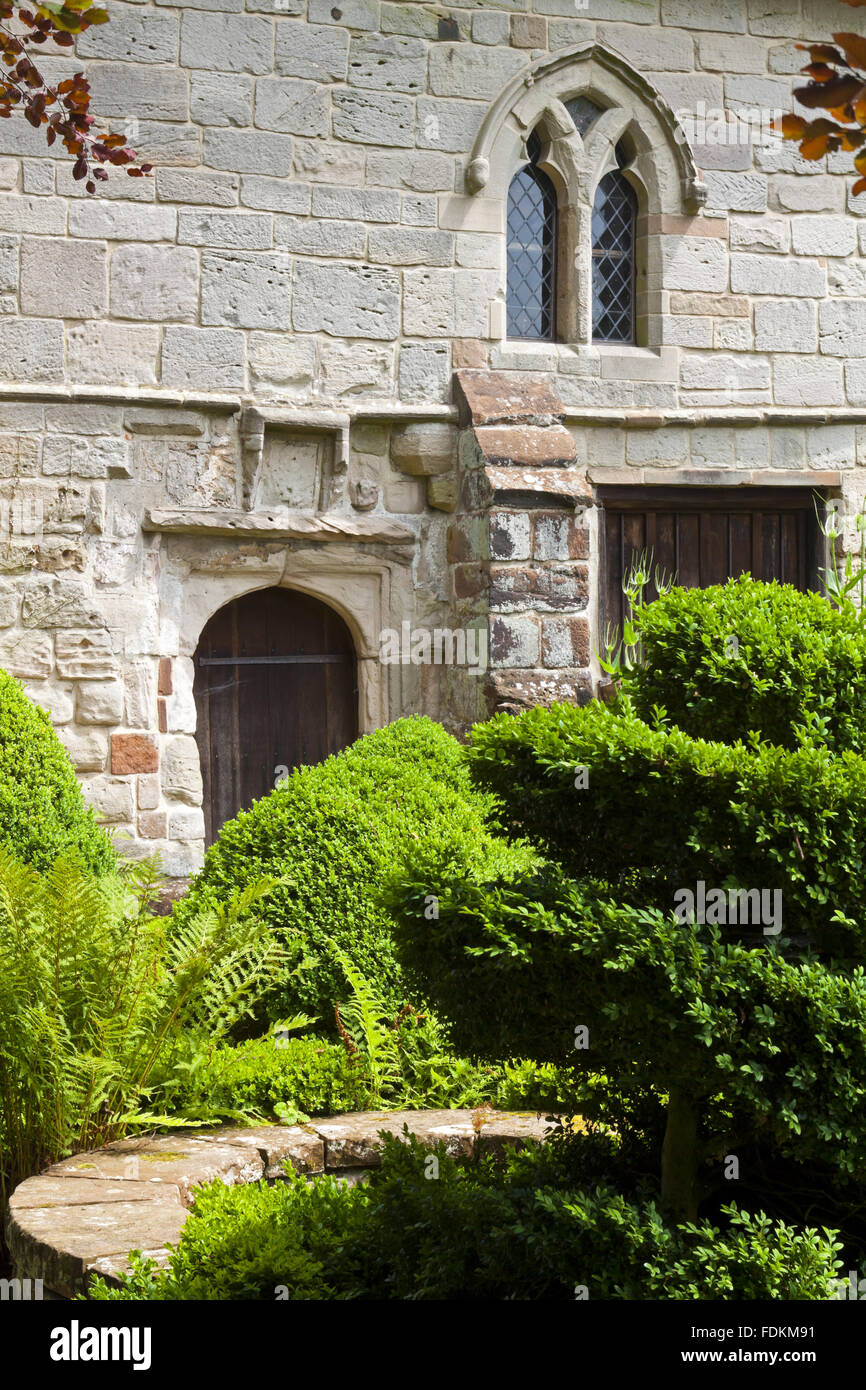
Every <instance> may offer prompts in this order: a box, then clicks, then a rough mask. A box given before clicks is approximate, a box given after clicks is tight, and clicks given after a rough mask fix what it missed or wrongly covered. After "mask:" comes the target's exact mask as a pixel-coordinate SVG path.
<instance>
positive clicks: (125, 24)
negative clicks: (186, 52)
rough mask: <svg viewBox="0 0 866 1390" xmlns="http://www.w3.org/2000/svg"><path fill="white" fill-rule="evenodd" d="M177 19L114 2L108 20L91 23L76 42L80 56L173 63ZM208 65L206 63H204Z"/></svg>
mask: <svg viewBox="0 0 866 1390" xmlns="http://www.w3.org/2000/svg"><path fill="white" fill-rule="evenodd" d="M177 34H178V19H177V16H176V15H174V14H166V13H165V12H164V11H163V12H161V11H159V10H154V9H151V8H149V7H148V8H147V9H141V8H139V7H138V5H135V6H133V5H121V4H114V5H112V8H111V23H110V24H100V25H95V26H93V27H92V28H90V29H88V30H86V32H85V33H83V34H81V35H80V37H79V38H78V41H77V44H76V51H77V53H78V56H79V57H80V58H115V59H119V60H120V61H121V62H124V63H173V62H175V61H176V59H177ZM208 66H209V65H208Z"/></svg>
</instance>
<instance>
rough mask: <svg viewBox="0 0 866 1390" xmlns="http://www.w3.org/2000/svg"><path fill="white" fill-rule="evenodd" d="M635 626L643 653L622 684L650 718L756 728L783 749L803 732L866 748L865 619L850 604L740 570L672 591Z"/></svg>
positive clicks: (691, 725) (720, 731)
mask: <svg viewBox="0 0 866 1390" xmlns="http://www.w3.org/2000/svg"><path fill="white" fill-rule="evenodd" d="M635 627H636V629H637V633H638V637H639V640H640V643H641V648H642V660H641V664H640V665H639V666H637V668H636V669H635V670H634V672H633V673H632V674H631V675H630V676H629V677H628V678H627V679H626V680H625V682H624V689H625V690H626V691H627V692H628V693H629V694H631V696H632V699H633V701H634V708H635V710H636V712H637V714H639V715H640V716H641V717H642V718H643V719H646V720H650V719H651V717H652V711H653V706H661V707H663V708H664V709H665V711H666V712H667V716H668V718H669V719H670V720H671V721H672V723H674V724H676V726H677V727H678V728H680V729H682V730H684V731H685V732H686V733H689V734H691V735H692V736H693V737H695V738H704V739H718V740H721V741H722V742H724V743H733V742H735V741H736V740H737V739H740V738H742V739H746V737H747V735H748V734H749V732H750V731H752V730H754V731H755V732H756V733H757V734H758V735H759V736H760V737H761V738H762V739H766V740H767V741H768V742H770V743H775V744H777V745H779V746H780V747H783V748H794V747H795V746H796V745H797V743H798V741H799V739H800V738H801V737H802V736H803V735H806V736H808V737H809V738H811V739H813V740H815V741H817V742H820V743H824V744H826V745H827V746H828V747H829V748H832V749H834V750H836V751H840V750H842V749H844V748H850V749H854V750H855V751H857V752H861V753H862V752H866V626H864V624H863V622H862V621H861V619H860V618H859V617H858V616H857V614H856V612H854V611H853V609H851V608H846V609H845V610H844V611H841V612H840V611H839V610H837V609H835V608H833V607H831V605H830V604H829V603H828V602H827V601H826V599H824V598H822V597H821V595H820V594H815V593H807V594H804V593H800V592H799V590H797V589H794V588H792V587H791V586H790V585H787V584H777V583H775V582H774V583H772V584H763V583H760V582H759V581H757V580H754V579H751V578H750V577H749V575H741V576H740V577H739V578H738V579H731V580H729V581H728V582H727V584H724V585H714V586H713V587H711V588H708V589H672V590H671V591H670V592H669V593H668V594H666V595H665V596H663V597H662V598H659V599H658V600H656V602H655V603H650V604H647V605H645V606H644V607H642V608H639V609H638V610H637V612H636V613H635Z"/></svg>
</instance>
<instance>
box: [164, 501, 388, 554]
mask: <svg viewBox="0 0 866 1390" xmlns="http://www.w3.org/2000/svg"><path fill="white" fill-rule="evenodd" d="M141 529H142V530H143V531H162V532H165V533H167V534H169V535H180V536H235V537H237V539H238V540H265V541H281V540H286V541H288V540H322V541H375V542H378V543H380V544H383V545H400V544H404V543H405V542H407V541H414V539H415V536H414V533H413V532H412V531H411V530H410V529H409V527H408V526H402V525H401V524H400V523H399V522H398V521H389V520H387V519H386V518H385V517H363V516H354V517H352V516H345V517H344V516H330V515H329V516H309V515H307V514H305V513H303V512H289V511H285V512H282V511H273V512H242V511H228V510H226V511H205V510H202V511H181V510H178V511H168V510H165V509H162V508H149V509H148V510H147V511H146V512H145V517H144V521H143V522H142V527H141Z"/></svg>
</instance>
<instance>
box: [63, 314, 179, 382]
mask: <svg viewBox="0 0 866 1390" xmlns="http://www.w3.org/2000/svg"><path fill="white" fill-rule="evenodd" d="M158 353H159V329H158V328H157V327H156V326H154V327H150V326H149V325H142V326H141V327H138V326H135V327H133V326H132V325H130V324H122V323H108V322H106V321H105V320H101V321H99V322H96V323H76V324H73V325H72V326H71V327H69V328H68V329H67V330H66V360H67V365H68V368H69V373H70V376H71V377H72V379H73V380H74V381H77V382H82V383H84V382H93V383H94V384H98V385H106V386H116V385H118V384H121V383H126V382H128V383H130V384H131V385H136V386H153V385H155V384H156V362H157V356H158Z"/></svg>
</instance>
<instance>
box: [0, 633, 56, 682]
mask: <svg viewBox="0 0 866 1390" xmlns="http://www.w3.org/2000/svg"><path fill="white" fill-rule="evenodd" d="M51 664H52V663H51V638H50V637H48V636H47V634H46V633H44V632H10V633H3V634H2V636H0V667H2V668H3V670H4V671H8V672H9V675H10V676H18V677H19V679H22V680H40V679H43V678H44V677H46V676H49V675H50V674H51Z"/></svg>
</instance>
